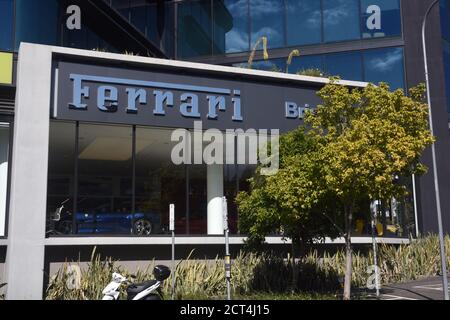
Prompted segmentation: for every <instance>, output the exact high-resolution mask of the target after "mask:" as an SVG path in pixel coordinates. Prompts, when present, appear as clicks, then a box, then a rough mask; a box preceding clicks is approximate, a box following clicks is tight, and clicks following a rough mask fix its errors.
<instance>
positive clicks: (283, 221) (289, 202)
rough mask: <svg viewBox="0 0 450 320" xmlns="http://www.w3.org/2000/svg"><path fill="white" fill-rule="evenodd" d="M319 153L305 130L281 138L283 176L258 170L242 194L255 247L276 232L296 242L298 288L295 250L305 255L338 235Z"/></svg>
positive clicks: (243, 216) (245, 227)
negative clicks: (315, 244)
mask: <svg viewBox="0 0 450 320" xmlns="http://www.w3.org/2000/svg"><path fill="white" fill-rule="evenodd" d="M269 147H270V146H269ZM316 149H317V144H316V143H315V141H314V140H313V139H310V138H308V136H307V134H305V129H304V128H303V127H299V128H298V129H296V130H294V131H292V132H290V133H288V134H286V135H284V136H282V137H281V139H280V150H279V152H280V169H279V171H278V173H277V174H276V175H273V176H263V175H261V174H260V170H261V169H262V168H261V167H259V168H258V169H257V171H256V174H255V176H254V177H253V178H252V179H250V192H241V193H240V194H239V195H238V197H237V204H238V206H239V213H240V219H239V228H240V230H241V231H242V232H244V233H246V234H248V235H249V237H248V242H249V243H250V244H251V245H253V246H255V245H258V244H261V243H263V242H264V240H265V236H267V235H269V234H272V233H274V232H279V233H280V232H281V233H282V234H283V235H284V236H285V237H287V238H290V239H292V270H293V278H292V288H293V289H294V288H295V284H296V273H297V271H296V268H295V250H294V249H298V250H299V252H300V255H301V256H302V255H303V254H304V252H305V248H306V246H307V245H308V244H310V243H311V242H312V241H314V240H319V239H321V238H324V237H325V236H332V237H337V236H338V235H339V229H338V228H336V227H335V226H334V225H332V224H330V221H329V220H330V218H329V217H328V216H326V214H325V212H327V211H330V210H329V208H327V206H334V201H331V198H329V193H328V191H327V190H326V188H324V186H321V187H319V186H316V185H315V183H322V181H323V179H322V180H321V179H318V178H317V177H318V176H320V171H321V169H320V168H319V167H318V166H317V164H318V163H319V162H318V161H316V159H315V158H314V156H315V155H316ZM327 197H328V198H327ZM319 199H320V201H319Z"/></svg>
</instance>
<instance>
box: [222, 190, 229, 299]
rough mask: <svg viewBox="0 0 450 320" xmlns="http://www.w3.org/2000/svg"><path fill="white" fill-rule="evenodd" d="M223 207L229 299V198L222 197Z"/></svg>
mask: <svg viewBox="0 0 450 320" xmlns="http://www.w3.org/2000/svg"><path fill="white" fill-rule="evenodd" d="M222 209H223V229H224V231H225V277H226V279H227V300H231V256H230V238H229V231H230V230H229V228H228V204H227V198H226V197H223V198H222Z"/></svg>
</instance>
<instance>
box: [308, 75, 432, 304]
mask: <svg viewBox="0 0 450 320" xmlns="http://www.w3.org/2000/svg"><path fill="white" fill-rule="evenodd" d="M424 92H425V88H424V86H423V85H420V86H418V87H416V88H413V89H411V90H410V97H406V96H405V95H404V93H403V91H402V90H396V91H395V92H391V91H390V90H389V86H388V85H387V84H384V83H381V84H380V85H379V86H374V85H368V86H367V87H366V88H364V89H350V88H348V87H344V86H341V85H338V84H336V83H335V81H332V82H331V83H330V84H328V85H326V86H325V87H324V88H323V89H321V90H320V91H319V93H318V95H319V97H320V98H321V99H322V105H320V106H318V108H317V110H316V112H315V113H314V114H309V115H307V118H306V121H305V122H306V124H307V125H309V126H310V128H311V130H309V132H308V134H309V136H310V138H311V139H313V140H314V141H316V143H317V145H318V147H317V150H318V151H319V152H318V153H317V157H316V160H315V161H317V162H318V164H319V165H320V166H321V167H322V168H323V170H322V172H321V173H322V174H323V175H322V176H321V179H322V180H323V185H322V186H325V188H326V190H327V192H328V193H330V194H332V195H333V197H334V198H335V199H336V200H337V201H338V203H339V205H340V207H342V208H343V211H344V219H345V243H346V245H345V250H346V268H345V281H344V299H350V293H351V277H352V244H351V231H352V223H353V215H354V214H355V210H356V208H357V204H358V202H359V201H361V200H362V199H364V198H369V199H372V200H375V199H380V200H386V199H390V198H394V197H395V198H402V197H404V196H405V195H406V193H407V188H406V186H405V185H402V184H400V183H398V181H397V179H396V178H397V177H401V176H403V177H410V176H411V175H412V174H422V173H424V172H425V167H424V166H423V165H422V164H421V163H420V160H419V158H420V155H421V154H422V152H423V151H424V150H425V148H426V147H428V146H430V145H431V144H432V143H433V139H434V138H433V137H432V136H431V133H430V131H429V130H428V122H427V119H428V118H427V117H428V109H427V105H426V104H424V103H422V101H423V95H424ZM321 192H323V191H321Z"/></svg>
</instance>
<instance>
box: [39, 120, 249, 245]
mask: <svg viewBox="0 0 450 320" xmlns="http://www.w3.org/2000/svg"><path fill="white" fill-rule="evenodd" d="M172 132H173V130H172V129H162V128H153V127H133V126H120V125H100V124H88V123H72V122H61V121H51V123H50V132H49V134H50V140H49V162H48V163H49V167H48V170H49V171H48V190H47V236H48V237H55V236H66V235H70V234H75V235H81V236H99V235H106V236H108V235H125V236H126V235H128V236H154V235H163V234H167V233H168V230H167V228H168V213H169V205H170V204H175V228H176V233H177V234H197V235H200V234H206V233H207V221H208V220H207V203H208V198H207V197H208V190H207V171H208V167H207V165H188V166H186V165H174V164H172V160H171V153H172V150H173V148H174V146H175V145H176V144H178V142H172V141H171V135H172ZM254 170H255V168H254V167H252V166H238V165H236V166H224V194H225V195H226V196H227V198H228V202H229V214H230V230H231V232H232V233H236V232H238V230H237V229H238V228H237V222H238V212H237V206H236V203H235V200H234V199H235V197H236V195H237V193H238V191H239V190H241V191H245V190H247V187H248V185H247V181H246V180H247V179H248V178H250V176H251V174H252V173H253V172H254Z"/></svg>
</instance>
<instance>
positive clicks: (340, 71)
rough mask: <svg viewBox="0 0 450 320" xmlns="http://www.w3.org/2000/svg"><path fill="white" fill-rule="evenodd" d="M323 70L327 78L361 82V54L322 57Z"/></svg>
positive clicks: (352, 53)
mask: <svg viewBox="0 0 450 320" xmlns="http://www.w3.org/2000/svg"><path fill="white" fill-rule="evenodd" d="M324 70H325V73H326V74H327V75H329V76H339V77H340V78H341V79H345V80H357V81H361V80H362V79H363V72H362V61H361V52H359V51H356V52H345V53H336V54H327V55H325V56H324Z"/></svg>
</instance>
